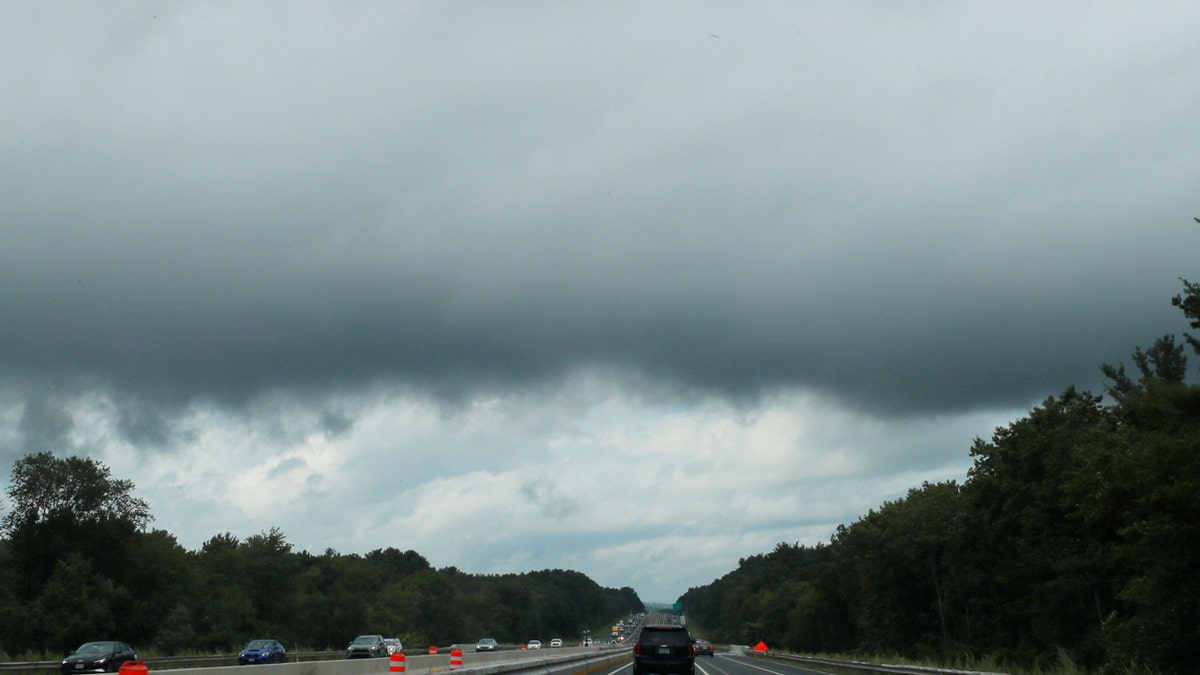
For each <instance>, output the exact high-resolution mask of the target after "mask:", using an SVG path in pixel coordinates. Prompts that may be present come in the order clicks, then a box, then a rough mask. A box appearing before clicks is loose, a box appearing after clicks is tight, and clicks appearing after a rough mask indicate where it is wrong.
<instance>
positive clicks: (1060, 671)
mask: <svg viewBox="0 0 1200 675" xmlns="http://www.w3.org/2000/svg"><path fill="white" fill-rule="evenodd" d="M811 656H814V657H817V658H822V659H831V660H836V661H858V662H866V663H872V664H875V665H889V664H890V665H904V666H919V667H925V668H941V669H946V670H959V671H963V672H966V673H972V674H978V675H1097V671H1089V670H1087V669H1086V668H1084V667H1082V666H1079V665H1077V664H1076V663H1075V662H1074V661H1072V660H1071V657H1070V656H1068V655H1067V653H1066V652H1065V651H1063V650H1061V649H1060V650H1058V659H1057V663H1054V664H1050V665H1048V666H1046V667H1032V668H1031V667H1028V666H1021V665H1014V664H1012V663H1009V662H1007V661H1004V660H1001V659H997V658H995V657H989V656H985V657H975V656H972V655H970V654H962V655H961V657H959V658H954V659H949V660H944V661H938V662H933V661H929V660H925V659H911V658H906V657H903V656H895V655H890V656H889V655H880V654H874V655H861V654H860V655H853V656H852V655H847V654H812V655H811ZM847 672H849V671H847ZM1101 672H1103V673H1104V675H1157V674H1156V671H1153V670H1150V669H1147V668H1142V667H1137V666H1119V667H1112V668H1108V669H1105V670H1103V671H1101Z"/></svg>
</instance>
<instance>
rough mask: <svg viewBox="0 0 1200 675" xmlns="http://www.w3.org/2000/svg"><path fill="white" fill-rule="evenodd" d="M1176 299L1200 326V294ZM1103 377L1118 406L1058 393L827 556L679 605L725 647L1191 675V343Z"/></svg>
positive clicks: (1195, 512) (1194, 522)
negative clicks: (945, 479) (760, 642)
mask: <svg viewBox="0 0 1200 675" xmlns="http://www.w3.org/2000/svg"><path fill="white" fill-rule="evenodd" d="M1184 284H1185V291H1186V292H1185V294H1184V295H1182V296H1177V297H1175V298H1174V299H1173V303H1174V304H1175V305H1176V306H1178V307H1180V308H1181V309H1183V311H1184V314H1185V316H1187V318H1188V319H1189V320H1190V325H1191V327H1192V328H1194V329H1200V285H1197V284H1192V283H1190V282H1186V281H1185V282H1184ZM1185 344H1186V345H1190V346H1191V347H1192V348H1193V349H1194V350H1195V351H1196V352H1197V353H1200V339H1197V338H1196V337H1194V336H1192V335H1186V336H1185V343H1179V342H1178V341H1177V340H1176V338H1175V337H1174V336H1164V337H1162V338H1160V339H1158V340H1157V341H1155V343H1154V345H1153V346H1152V347H1150V348H1149V349H1147V350H1145V351H1143V350H1142V349H1140V348H1138V349H1136V350H1135V351H1134V353H1133V358H1132V360H1133V364H1134V366H1135V367H1136V369H1137V373H1138V374H1137V376H1136V377H1131V376H1130V375H1128V374H1126V371H1125V367H1124V366H1123V365H1122V366H1119V367H1114V366H1110V365H1107V364H1105V365H1103V366H1102V367H1101V370H1102V372H1103V373H1104V374H1105V375H1106V376H1107V377H1108V378H1109V380H1110V385H1109V387H1108V390H1107V391H1108V393H1109V395H1110V396H1111V398H1112V403H1111V404H1109V405H1105V404H1104V403H1103V401H1102V399H1101V397H1100V396H1095V395H1092V394H1090V393H1087V392H1082V391H1078V390H1076V389H1075V388H1074V387H1069V388H1067V389H1066V390H1065V391H1064V392H1063V393H1062V394H1060V395H1058V396H1055V397H1051V398H1048V399H1047V400H1046V401H1044V402H1043V403H1042V405H1040V406H1038V407H1036V408H1034V409H1033V410H1032V411H1031V412H1030V413H1029V415H1028V416H1026V417H1024V418H1022V419H1019V420H1017V421H1015V422H1013V423H1012V424H1010V425H1009V426H1007V427H1004V428H1000V429H996V430H995V433H994V434H993V435H992V437H991V439H990V440H988V441H984V440H976V442H975V444H974V446H973V447H972V448H971V456H972V457H973V458H974V464H973V466H972V468H971V470H970V472H969V474H968V478H967V481H966V482H965V483H964V484H963V485H961V486H960V485H957V484H955V483H939V484H936V485H930V484H925V485H923V486H922V487H921V488H920V489H914V490H911V491H909V493H908V495H907V496H906V497H905V498H903V499H899V500H897V501H894V502H888V503H886V504H884V505H882V506H881V507H879V508H878V509H874V510H872V511H870V512H869V513H868V514H867V515H865V516H863V517H862V518H860V519H859V520H857V521H855V522H854V523H852V524H850V525H845V526H840V527H839V528H838V530H837V533H836V534H835V535H834V536H833V538H832V539H831V541H830V543H829V544H828V545H827V546H818V547H815V548H808V547H802V546H788V545H785V544H780V545H779V546H778V547H777V548H776V549H775V551H774V552H772V553H770V554H768V555H765V556H755V557H752V558H747V559H744V560H742V561H741V562H740V564H739V567H738V569H737V570H735V571H733V572H731V573H730V574H728V575H726V576H725V577H722V578H721V579H718V580H716V581H714V582H713V583H712V584H710V585H708V586H705V587H703V588H694V589H691V590H689V591H688V592H687V593H686V594H685V595H684V596H683V598H682V601H683V602H684V604H685V605H686V607H687V608H688V611H689V615H690V617H691V618H692V620H693V621H694V623H695V624H697V625H700V626H703V627H704V629H705V631H706V633H707V634H709V635H711V636H713V637H715V638H717V639H719V640H722V641H729V642H736V643H743V644H746V643H751V642H752V641H754V640H756V639H757V638H758V637H762V639H764V640H765V641H766V642H767V643H768V644H769V645H770V646H772V647H775V648H782V649H792V650H797V651H807V652H820V651H854V650H859V651H862V652H880V651H882V652H895V653H901V654H907V655H909V656H914V657H925V658H940V659H941V660H943V661H944V662H947V663H953V662H954V661H955V660H956V659H959V658H961V657H962V656H963V655H968V656H975V657H981V656H988V657H991V658H993V659H998V660H1000V661H1002V662H1004V661H1007V662H1011V663H1014V664H1021V665H1027V666H1043V667H1044V666H1050V665H1053V664H1056V663H1057V662H1058V661H1059V660H1060V658H1061V655H1062V654H1064V653H1065V654H1066V656H1067V657H1068V658H1070V659H1071V661H1072V662H1073V663H1075V664H1076V665H1078V666H1082V667H1084V668H1086V669H1089V670H1093V671H1101V670H1105V669H1118V670H1119V669H1122V668H1146V669H1149V670H1151V671H1153V672H1163V673H1188V672H1195V668H1196V666H1195V664H1196V663H1200V575H1197V574H1196V570H1197V569H1200V387H1197V386H1195V385H1189V384H1187V383H1186V382H1185V379H1186V372H1187V357H1186V356H1185V354H1184V346H1185Z"/></svg>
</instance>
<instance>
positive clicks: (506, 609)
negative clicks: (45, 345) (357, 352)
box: [0, 452, 644, 658]
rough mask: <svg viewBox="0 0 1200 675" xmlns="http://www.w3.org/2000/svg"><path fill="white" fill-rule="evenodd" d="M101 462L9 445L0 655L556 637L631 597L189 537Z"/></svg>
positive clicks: (627, 603) (388, 552) (571, 579)
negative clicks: (156, 521)
mask: <svg viewBox="0 0 1200 675" xmlns="http://www.w3.org/2000/svg"><path fill="white" fill-rule="evenodd" d="M133 489H134V486H133V484H132V483H131V482H130V481H128V480H122V479H116V478H113V477H112V476H111V474H110V471H109V470H108V468H107V467H105V466H104V465H103V464H101V463H100V462H98V461H96V460H94V459H90V458H81V457H74V456H72V457H64V458H60V457H56V456H54V455H53V454H51V453H49V452H41V453H35V454H31V455H28V456H25V457H23V458H21V459H19V460H18V461H17V462H16V463H15V465H14V468H13V471H12V479H11V482H10V485H9V488H8V491H7V495H8V497H9V503H10V505H11V511H9V512H8V513H6V514H5V515H4V517H3V519H2V520H0V534H2V535H3V536H2V538H0V653H4V654H7V655H9V657H10V658H13V657H16V656H17V655H28V654H41V655H45V656H47V657H56V656H59V655H62V654H66V653H67V652H69V651H70V650H71V649H73V648H74V647H76V646H78V645H79V644H81V643H83V642H85V641H89V640H97V639H119V640H123V641H125V642H129V643H130V644H133V645H134V646H135V647H137V648H139V649H142V650H152V651H154V652H156V653H160V654H164V655H176V654H195V653H201V654H205V653H228V652H232V651H236V650H237V649H240V648H241V647H242V646H243V645H244V644H245V643H246V642H248V641H249V640H251V639H255V638H260V637H273V638H277V639H279V640H281V641H283V642H284V644H285V645H287V646H288V648H289V649H295V648H299V649H304V650H322V649H343V648H345V646H346V644H347V643H348V642H349V641H350V640H351V639H353V637H354V636H355V635H358V634H361V633H382V634H383V635H385V636H387V637H398V638H400V640H401V641H402V642H403V643H404V645H405V646H406V648H414V647H416V648H421V649H423V648H425V647H427V646H431V645H442V646H445V645H448V644H452V643H455V642H464V641H474V640H477V639H479V638H482V637H494V638H496V639H497V640H499V641H500V642H502V643H517V642H524V641H525V640H528V639H531V638H533V637H538V636H543V637H547V636H558V637H563V638H565V639H570V638H571V637H573V636H579V635H581V632H582V631H583V630H584V629H591V628H598V627H607V626H610V625H611V622H612V621H613V620H614V619H615V618H617V617H621V616H625V615H627V614H630V613H632V612H640V611H643V610H644V606H643V604H642V602H641V600H640V599H639V598H638V596H637V593H636V592H634V590H633V589H632V588H628V587H626V588H620V589H612V588H602V587H601V586H599V585H598V584H596V583H595V582H594V581H592V580H591V579H589V578H588V577H587V576H585V575H583V574H581V573H579V572H575V571H570V570H557V569H555V570H542V571H534V572H528V573H523V574H500V575H479V574H468V573H465V572H462V571H460V570H458V569H456V568H454V567H449V568H444V569H433V568H432V567H431V566H430V564H429V562H428V561H427V560H426V559H425V558H424V557H422V556H421V555H420V554H418V553H416V552H415V551H411V550H409V551H400V550H398V549H396V548H386V549H378V550H374V551H371V552H370V553H367V554H365V555H358V554H341V553H338V552H336V551H334V550H331V549H327V550H326V551H325V552H324V553H321V554H319V555H315V554H312V553H309V552H307V551H295V550H293V547H292V545H291V544H290V543H288V541H287V539H286V537H285V536H284V534H283V532H281V531H279V530H278V529H275V528H272V529H270V530H269V531H265V532H262V533H261V534H257V535H253V536H249V537H246V538H245V539H239V538H238V537H235V536H233V535H232V534H228V533H226V534H220V535H216V536H214V537H212V538H211V539H209V540H208V541H206V542H205V543H204V544H203V545H202V546H201V547H200V549H199V550H195V551H191V550H186V549H185V548H184V547H182V546H181V545H180V544H179V543H178V541H177V540H176V539H175V537H174V536H173V535H171V534H170V533H168V532H166V531H163V530H148V529H147V525H148V524H149V523H150V521H151V519H152V516H151V514H150V509H149V506H148V505H147V504H146V503H145V502H144V501H143V500H141V499H138V498H136V497H135V496H133Z"/></svg>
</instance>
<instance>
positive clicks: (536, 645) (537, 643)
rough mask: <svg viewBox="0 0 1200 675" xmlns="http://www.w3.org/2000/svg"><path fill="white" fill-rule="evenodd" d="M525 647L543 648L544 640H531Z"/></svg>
mask: <svg viewBox="0 0 1200 675" xmlns="http://www.w3.org/2000/svg"><path fill="white" fill-rule="evenodd" d="M525 648H526V649H541V648H542V641H541V640H530V641H529V642H528V643H526V644H525Z"/></svg>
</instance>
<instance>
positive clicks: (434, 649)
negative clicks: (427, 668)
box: [429, 647, 437, 654]
mask: <svg viewBox="0 0 1200 675" xmlns="http://www.w3.org/2000/svg"><path fill="white" fill-rule="evenodd" d="M429 653H430V654H436V653H437V647H430V648H429Z"/></svg>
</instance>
